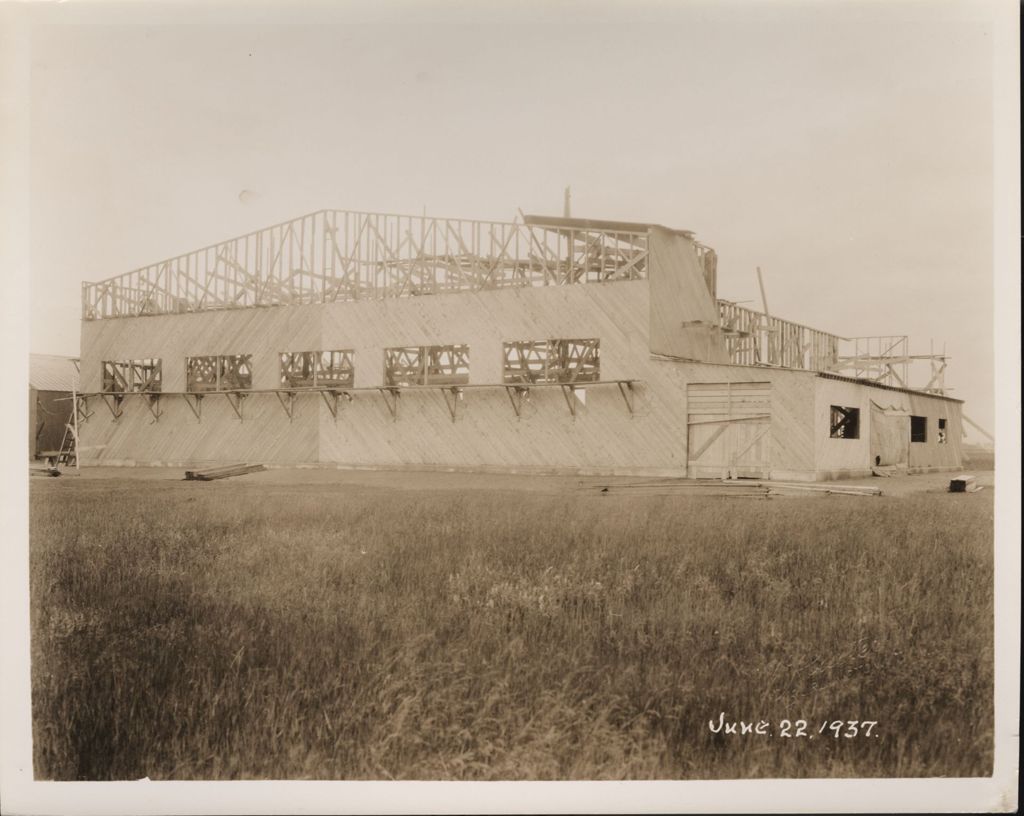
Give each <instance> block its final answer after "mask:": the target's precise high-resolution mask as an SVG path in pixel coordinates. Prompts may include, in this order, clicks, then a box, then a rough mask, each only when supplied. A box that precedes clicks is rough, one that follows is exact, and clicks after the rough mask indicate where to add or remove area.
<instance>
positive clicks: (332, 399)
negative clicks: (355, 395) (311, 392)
mask: <svg viewBox="0 0 1024 816" xmlns="http://www.w3.org/2000/svg"><path fill="white" fill-rule="evenodd" d="M320 396H321V397H323V399H324V402H325V403H326V404H327V410H328V411H330V412H331V416H332V417H334V421H335V422H337V421H338V397H339V396H342V397H344V398H345V402H352V395H351V394H350V393H349V392H348V391H332V390H327V391H321V392H320Z"/></svg>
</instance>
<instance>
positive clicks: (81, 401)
mask: <svg viewBox="0 0 1024 816" xmlns="http://www.w3.org/2000/svg"><path fill="white" fill-rule="evenodd" d="M76 410H77V411H78V421H79V422H88V421H89V417H91V416H92V415H93V414H94V413H95V412H94V411H90V410H89V398H88V397H86V396H84V395H80V396H79V397H78V402H77V405H76Z"/></svg>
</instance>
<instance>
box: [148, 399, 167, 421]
mask: <svg viewBox="0 0 1024 816" xmlns="http://www.w3.org/2000/svg"><path fill="white" fill-rule="evenodd" d="M145 399H146V407H147V408H149V412H150V413H151V414H152V415H153V421H154V422H159V421H160V416H161V415H162V414H163V411H161V410H160V395H159V394H146V395H145Z"/></svg>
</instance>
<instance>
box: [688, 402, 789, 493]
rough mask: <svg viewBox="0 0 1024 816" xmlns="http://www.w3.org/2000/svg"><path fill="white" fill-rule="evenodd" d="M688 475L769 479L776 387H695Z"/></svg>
mask: <svg viewBox="0 0 1024 816" xmlns="http://www.w3.org/2000/svg"><path fill="white" fill-rule="evenodd" d="M686 400H687V475H688V476H689V477H690V478H691V479H701V478H712V479H718V478H744V477H746V478H757V479H767V478H769V474H770V472H771V459H770V456H771V441H772V433H771V428H772V403H771V383H749V382H739V383H690V384H689V385H687V387H686Z"/></svg>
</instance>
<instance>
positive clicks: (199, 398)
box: [181, 394, 203, 422]
mask: <svg viewBox="0 0 1024 816" xmlns="http://www.w3.org/2000/svg"><path fill="white" fill-rule="evenodd" d="M181 396H182V398H183V399H184V400H185V404H186V405H187V406H188V409H189V410H190V411H191V412H192V413H193V414H195V416H196V419H197V420H198V421H199V422H202V421H203V395H202V394H182V395H181ZM189 397H192V399H194V400H195V404H194V405H193V403H192V400H190V399H189Z"/></svg>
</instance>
